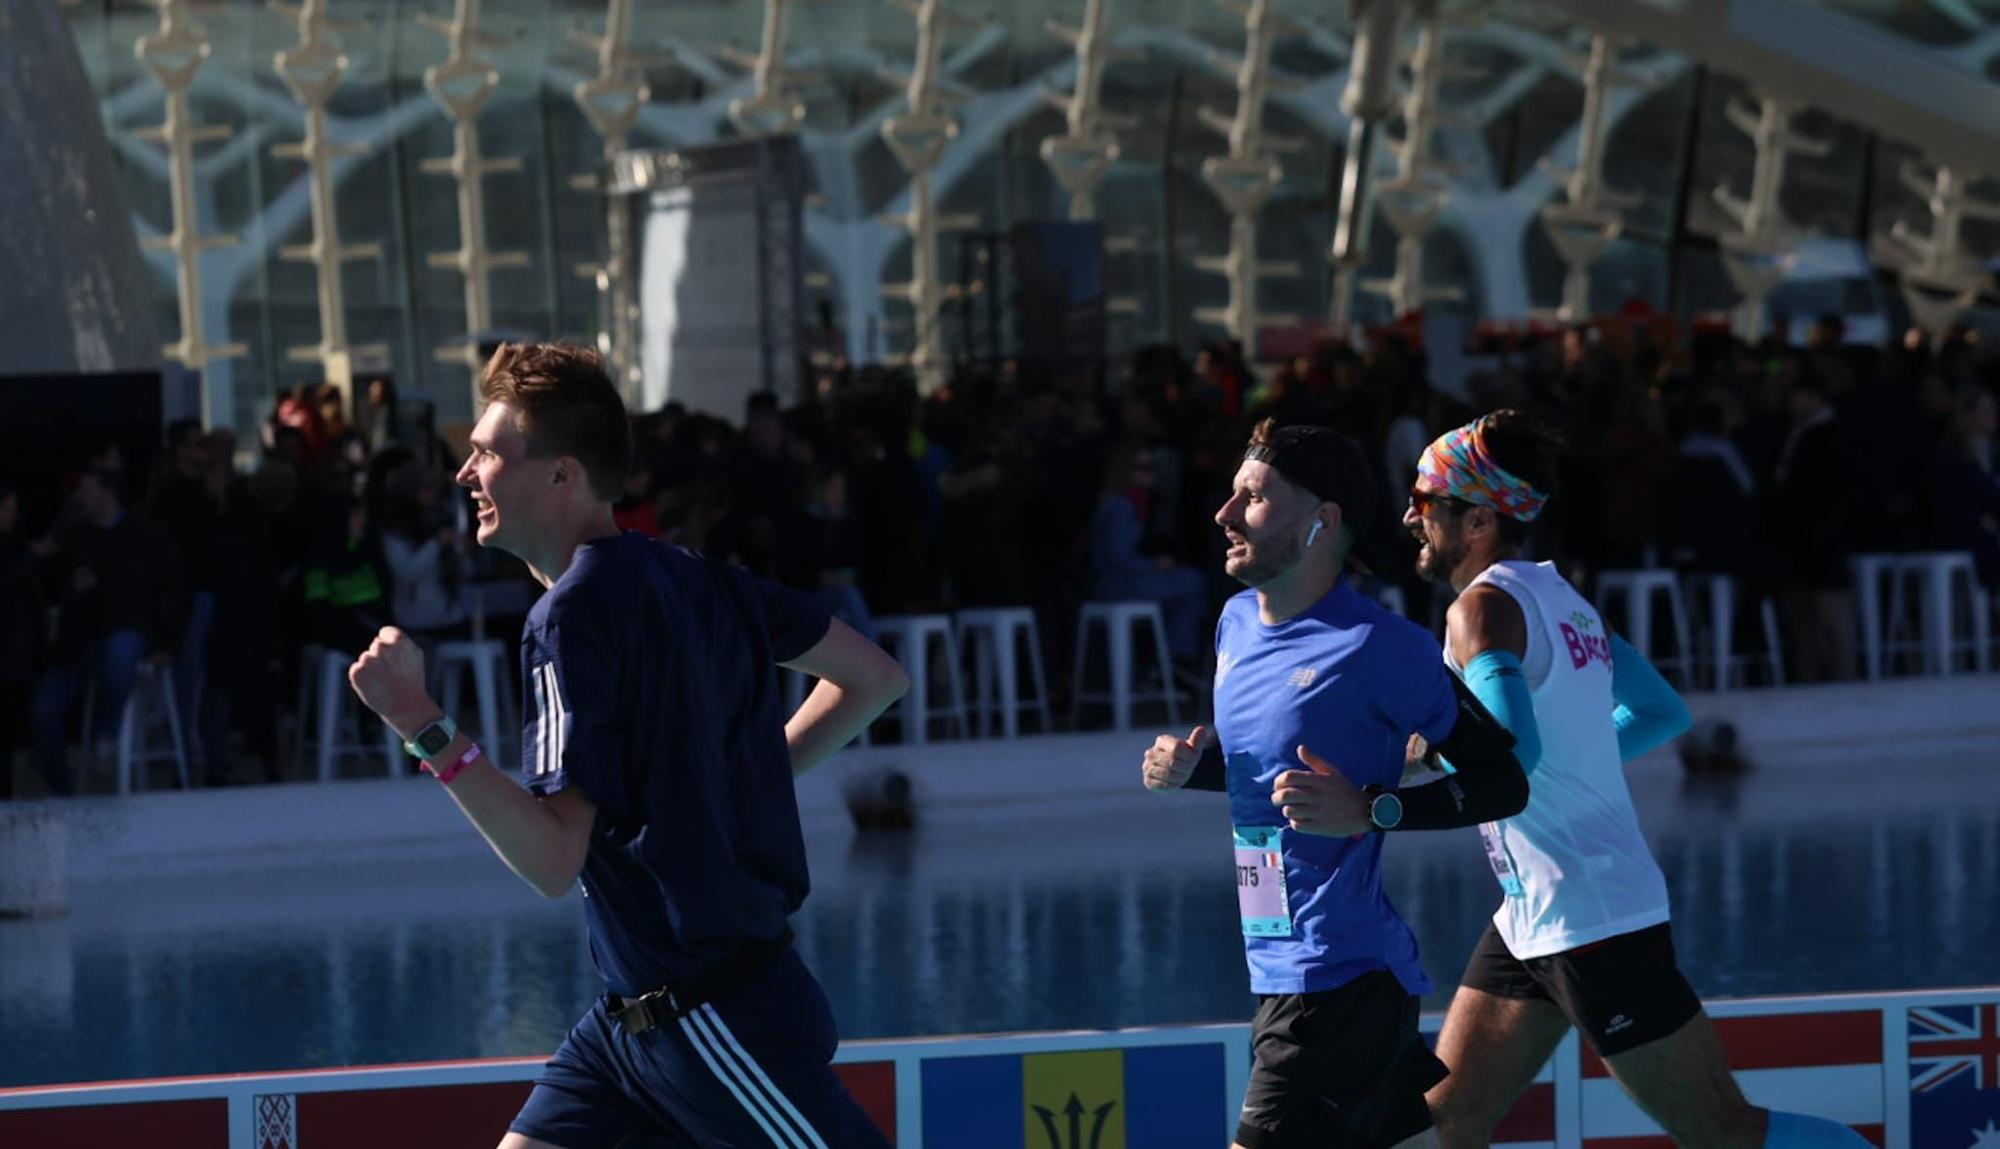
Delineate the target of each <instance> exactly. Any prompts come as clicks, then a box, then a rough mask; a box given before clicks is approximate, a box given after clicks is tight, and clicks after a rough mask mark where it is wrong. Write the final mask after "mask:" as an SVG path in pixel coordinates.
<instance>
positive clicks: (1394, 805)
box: [1368, 794, 1403, 830]
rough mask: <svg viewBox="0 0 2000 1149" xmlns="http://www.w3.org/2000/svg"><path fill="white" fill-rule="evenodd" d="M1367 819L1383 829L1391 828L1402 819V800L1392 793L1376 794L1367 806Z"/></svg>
mask: <svg viewBox="0 0 2000 1149" xmlns="http://www.w3.org/2000/svg"><path fill="white" fill-rule="evenodd" d="M1368 820H1369V821H1371V822H1373V823H1375V824H1376V825H1377V826H1379V827H1381V828H1382V829H1384V830H1393V829H1395V828H1396V827H1397V826H1399V825H1401V824H1402V821H1403V800H1402V799H1401V798H1398V797H1396V796H1395V795H1394V794H1377V795H1375V801H1374V802H1373V803H1371V804H1370V805H1369V807H1368Z"/></svg>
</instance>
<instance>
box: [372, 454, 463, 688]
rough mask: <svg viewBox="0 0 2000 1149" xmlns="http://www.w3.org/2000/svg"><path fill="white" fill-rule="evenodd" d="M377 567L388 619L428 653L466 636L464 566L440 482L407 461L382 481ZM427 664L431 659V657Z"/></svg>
mask: <svg viewBox="0 0 2000 1149" xmlns="http://www.w3.org/2000/svg"><path fill="white" fill-rule="evenodd" d="M383 485H384V487H385V488H386V489H385V490H384V492H383V499H382V504H381V506H382V535H381V537H382V562H383V566H384V568H385V569H386V570H387V571H388V574H389V586H390V604H389V618H390V620H391V621H392V622H394V623H395V625H396V626H398V627H400V628H402V629H403V630H405V631H407V632H409V634H410V636H411V637H412V638H415V639H416V640H417V642H418V644H419V645H421V646H423V647H424V649H425V650H426V651H427V652H429V651H432V650H433V648H434V647H435V646H436V644H437V643H438V642H440V641H442V640H444V639H446V638H461V637H465V636H466V634H468V633H469V632H468V630H467V626H466V607H465V594H464V590H465V563H464V554H463V550H462V547H461V544H460V536H459V533H458V528H457V526H456V524H455V523H454V522H453V521H452V510H451V507H450V505H449V504H448V503H447V502H446V493H445V492H446V484H445V479H444V476H442V475H440V474H438V473H437V472H436V471H434V470H432V469H430V468H429V467H426V466H425V465H424V464H423V463H421V462H418V461H417V460H415V459H411V460H409V461H408V462H406V463H403V464H402V465H401V466H399V467H397V468H396V469H395V470H393V471H391V472H389V474H388V475H387V476H386V478H385V479H384V484H383ZM432 661H433V662H435V661H436V659H435V658H434V657H433V659H432Z"/></svg>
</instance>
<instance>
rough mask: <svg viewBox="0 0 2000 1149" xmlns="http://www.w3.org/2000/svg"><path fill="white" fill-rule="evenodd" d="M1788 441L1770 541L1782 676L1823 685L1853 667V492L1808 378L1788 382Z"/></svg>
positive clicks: (1826, 410)
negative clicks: (1779, 607) (1779, 593)
mask: <svg viewBox="0 0 2000 1149" xmlns="http://www.w3.org/2000/svg"><path fill="white" fill-rule="evenodd" d="M1791 411H1792V428H1791V433H1790V434H1789V435H1788V436H1787V437H1786V439H1785V446H1784V450H1783V452H1782V453H1781V454H1780V455H1779V456H1778V468H1777V485H1776V490H1775V491H1774V492H1773V495H1774V498H1773V503H1772V521H1771V527H1772V533H1773V535H1774V536H1775V537H1776V538H1777V539H1778V541H1779V544H1780V546H1781V547H1782V548H1783V551H1784V554H1785V557H1786V559H1787V560H1788V561H1789V564H1790V565H1789V569H1788V570H1787V572H1786V589H1785V594H1784V613H1785V617H1786V621H1787V630H1788V632H1789V634H1790V637H1791V647H1792V650H1791V658H1790V660H1789V673H1790V675H1791V677H1792V678H1793V679H1794V680H1796V681H1799V682H1830V681H1834V680H1836V679H1841V678H1845V677H1847V676H1848V675H1849V674H1850V673H1851V672H1852V669H1853V666H1854V629H1853V628H1854V619H1853V613H1854V612H1853V599H1852V596H1851V594H1850V593H1849V575H1848V569H1847V558H1848V554H1849V553H1850V546H1849V542H1848V535H1847V515H1848V509H1847V508H1848V507H1849V506H1851V505H1852V504H1851V502H1850V500H1849V499H1847V498H1846V497H1845V496H1847V495H1848V493H1849V491H1850V489H1851V487H1852V486H1853V485H1854V484H1853V483H1852V482H1851V481H1850V479H1849V474H1848V466H1849V464H1848V462H1847V460H1846V458H1845V457H1844V454H1845V452H1844V450H1843V445H1842V443H1841V441H1840V429H1839V427H1838V426H1837V425H1836V424H1835V421H1834V411H1833V404H1832V402H1831V400H1830V398H1829V396H1828V395H1827V391H1826V385H1825V383H1824V382H1823V381H1822V380H1820V379H1819V378H1818V377H1817V376H1816V375H1814V374H1812V373H1811V372H1809V371H1807V372H1803V373H1801V374H1799V375H1798V377H1797V378H1795V379H1794V380H1793V381H1792V387H1791Z"/></svg>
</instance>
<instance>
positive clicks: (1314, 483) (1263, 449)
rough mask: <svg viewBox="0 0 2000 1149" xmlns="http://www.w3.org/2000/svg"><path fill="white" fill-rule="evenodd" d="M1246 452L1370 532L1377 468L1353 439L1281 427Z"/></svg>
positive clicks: (1362, 534) (1357, 531)
mask: <svg viewBox="0 0 2000 1149" xmlns="http://www.w3.org/2000/svg"><path fill="white" fill-rule="evenodd" d="M1243 457H1244V458H1245V459H1247V460H1249V461H1251V462H1256V463H1263V464H1265V465H1266V466H1268V467H1270V468H1271V469H1272V470H1274V471H1276V472H1278V473H1279V474H1280V475H1283V476H1284V477H1285V480H1286V481H1287V482H1289V483H1291V484H1293V485H1294V486H1297V487H1301V488H1303V489H1305V490H1306V491H1308V492H1310V493H1311V495H1312V496H1313V498H1316V499H1318V500H1320V501H1321V502H1323V503H1336V504H1338V505H1339V506H1340V517H1341V521H1342V522H1344V523H1345V524H1346V525H1347V526H1348V528H1349V529H1350V531H1351V533H1352V534H1353V536H1354V537H1355V538H1356V539H1357V540H1360V539H1365V538H1366V537H1367V536H1368V533H1369V527H1370V526H1371V524H1373V522H1374V520H1375V474H1374V467H1373V465H1372V464H1370V463H1369V461H1368V456H1367V454H1366V453H1365V452H1363V451H1362V450H1361V445H1360V444H1359V443H1356V442H1355V441H1354V440H1353V439H1350V438H1348V437H1347V436H1346V435H1343V434H1341V433H1340V432H1338V431H1335V430H1333V429H1332V428H1330V427H1312V426H1299V425H1294V426H1289V427H1279V428H1277V429H1275V430H1273V431H1272V432H1271V434H1270V437H1269V438H1268V439H1267V440H1266V441H1265V442H1262V443H1253V444H1252V445H1251V446H1250V448H1249V449H1248V450H1246V451H1244V452H1243Z"/></svg>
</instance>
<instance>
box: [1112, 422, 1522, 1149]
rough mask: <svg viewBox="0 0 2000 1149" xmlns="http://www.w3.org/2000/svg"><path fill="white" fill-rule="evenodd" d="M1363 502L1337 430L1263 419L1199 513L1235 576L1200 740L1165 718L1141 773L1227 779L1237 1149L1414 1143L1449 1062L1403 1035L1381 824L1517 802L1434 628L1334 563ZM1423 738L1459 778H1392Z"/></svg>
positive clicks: (1362, 475) (1419, 977) (1357, 531)
mask: <svg viewBox="0 0 2000 1149" xmlns="http://www.w3.org/2000/svg"><path fill="white" fill-rule="evenodd" d="M1374 508H1375V484H1374V481H1373V479H1372V478H1371V477H1370V470H1369V464H1368V461H1367V459H1366V458H1365V457H1364V456H1363V454H1362V452H1361V449H1360V448H1359V447H1358V446H1357V445H1355V443H1354V441H1353V440H1351V439H1349V438H1347V437H1346V436H1344V435H1340V434H1338V433H1336V432H1334V431H1330V430H1326V429H1324V428H1319V427H1277V426H1275V425H1274V423H1273V421H1272V420H1268V419H1267V420H1265V421H1264V422H1263V423H1261V424H1259V425H1258V426H1257V428H1256V430H1255V432H1254V433H1253V435H1252V436H1251V440H1250V445H1249V449H1248V450H1247V451H1246V452H1245V454H1244V458H1243V463H1242V465H1241V467H1240V468H1239V469H1238V470H1237V472H1236V480H1235V490H1234V492H1233V493H1232V494H1231V495H1230V497H1229V501H1228V502H1226V503H1224V504H1223V506H1222V509H1221V510H1220V511H1218V512H1216V516H1215V521H1216V522H1217V523H1218V524H1220V525H1221V527H1222V529H1223V533H1224V534H1225V535H1226V536H1227V538H1228V542H1229V553H1228V557H1227V560H1226V569H1227V570H1228V572H1229V574H1230V575H1231V577H1233V578H1235V579H1237V580H1238V581H1239V582H1242V583H1244V584H1245V585H1246V586H1248V587H1249V588H1250V589H1249V590H1246V591H1244V592H1243V593H1241V594H1239V595H1237V596H1236V597H1234V598H1232V599H1230V600H1229V603H1228V605H1227V606H1225V607H1224V608H1223V612H1222V619H1221V621H1220V622H1219V623H1218V624H1217V626H1216V638H1215V652H1216V668H1215V735H1216V737H1215V738H1210V737H1209V734H1208V731H1206V730H1205V729H1203V728H1201V727H1196V728H1195V730H1194V732H1193V733H1192V734H1191V735H1189V736H1188V737H1187V738H1186V739H1181V738H1178V737H1175V736H1173V735H1162V736H1161V737H1160V738H1159V739H1158V740H1157V741H1156V742H1155V743H1154V745H1153V747H1152V749H1150V750H1148V751H1147V752H1146V755H1145V761H1144V764H1143V771H1144V777H1145V783H1146V785H1147V787H1149V788H1150V789H1153V790H1174V789H1180V788H1182V787H1187V788H1190V789H1203V790H1226V791H1227V792H1228V794H1229V809H1230V821H1231V822H1232V824H1233V830H1234V839H1235V845H1236V886H1237V895H1238V902H1239V905H1240V908H1241V911H1242V923H1243V924H1242V928H1243V935H1244V948H1245V950H1246V952H1247V955H1248V958H1249V965H1250V988H1251V991H1252V992H1254V993H1255V994H1257V995H1258V998H1259V1004H1258V1009H1257V1016H1256V1019H1255V1021H1254V1022H1253V1023H1252V1027H1251V1046H1252V1049H1253V1051H1254V1053H1255V1057H1256V1064H1255V1066H1254V1067H1253V1068H1252V1070H1251V1076H1250V1086H1249V1089H1248V1091H1247V1093H1246V1094H1245V1097H1244V1101H1243V1111H1242V1114H1241V1118H1240V1120H1239V1122H1238V1125H1237V1131H1236V1145H1237V1146H1238V1149H1292V1147H1299V1149H1306V1147H1310V1149H1350V1147H1351V1149H1377V1147H1387V1146H1394V1145H1402V1144H1413V1145H1421V1144H1431V1143H1433V1142H1432V1140H1431V1135H1430V1134H1429V1133H1428V1130H1429V1129H1430V1126H1431V1118H1430V1112H1429V1110H1428V1109H1427V1108H1426V1107H1425V1105H1424V1091H1425V1090H1427V1089H1429V1088H1430V1087H1431V1086H1432V1085H1435V1084H1436V1083H1437V1082H1439V1081H1440V1080H1442V1079H1443V1078H1444V1076H1445V1069H1444V1066H1443V1064H1442V1063H1440V1062H1439V1061H1438V1060H1437V1058H1435V1057H1433V1056H1432V1055H1431V1053H1430V1051H1429V1050H1428V1049H1427V1048H1426V1047H1425V1045H1424V1042H1423V1038H1422V1037H1421V1036H1420V1035H1419V1033H1418V1030H1417V1012H1418V999H1419V997H1420V996H1421V995H1422V994H1423V993H1425V992H1426V991H1428V990H1429V989H1430V988H1431V981H1430V979H1429V978H1428V977H1426V976H1425V975H1424V970H1423V966H1422V964H1421V963H1420V962H1419V960H1418V957H1417V941H1416V938H1415V937H1414V936H1413V935H1412V934H1411V932H1410V928H1409V926H1407V925H1406V924H1404V922H1403V919H1402V918H1401V917H1400V916H1398V915H1397V913H1396V910H1395V907H1393V906H1392V905H1390V904H1389V900H1388V898H1387V896H1386V895H1384V893H1383V891H1382V877H1381V871H1380V864H1381V858H1382V837H1383V833H1384V832H1396V831H1402V830H1414V829H1426V830H1432V829H1447V828H1452V827H1458V826H1470V825H1476V824H1478V823H1479V822H1482V821H1486V820H1489V819H1492V818H1500V817H1505V816H1507V815H1509V814H1512V813H1514V812H1516V811H1518V810H1520V809H1521V808H1522V806H1523V805H1524V804H1525V803H1526V802H1527V798H1528V788H1527V781H1526V777H1525V776H1524V775H1523V774H1522V772H1521V767H1520V764H1519V763H1517V762H1516V761H1515V760H1514V756H1513V753H1512V746H1513V741H1512V739H1511V738H1509V737H1508V736H1507V734H1506V732H1505V731H1504V730H1503V729H1501V728H1500V726H1499V725H1498V724H1497V723H1495V722H1494V721H1493V719H1492V717H1491V716H1490V715H1488V714H1487V713H1486V712H1485V710H1484V708H1482V707H1481V706H1480V705H1479V703H1478V701H1477V700H1476V699H1474V698H1472V696H1471V695H1470V694H1468V693H1466V692H1465V691H1464V690H1462V689H1460V688H1458V687H1457V686H1456V684H1455V680H1454V679H1453V678H1452V676H1451V675H1450V674H1449V673H1447V672H1445V671H1444V669H1443V667H1442V665H1441V663H1442V659H1441V658H1440V651H1439V649H1438V644H1437V642H1436V640H1434V639H1433V638H1432V637H1431V636H1430V635H1429V634H1428V633H1426V632H1425V631H1424V630H1423V629H1421V628H1420V627H1418V626H1416V625H1415V624H1413V623H1411V622H1409V621H1408V620H1406V619H1403V618H1401V617H1399V616H1397V615H1394V614H1391V613H1389V612H1388V611H1386V610H1384V609H1383V608H1382V607H1380V606H1378V605H1377V604H1375V603H1374V602H1372V601H1370V600H1369V599H1367V598H1364V597H1363V596H1362V595H1361V594H1360V593H1359V592H1357V591H1356V590H1355V589H1354V588H1353V587H1352V586H1351V585H1349V584H1348V583H1347V581H1346V580H1345V579H1344V578H1343V577H1342V575H1343V571H1344V568H1345V567H1346V564H1347V559H1348V556H1349V554H1350V553H1351V552H1352V550H1353V547H1354V544H1355V540H1356V539H1357V538H1358V537H1361V536H1362V535H1363V534H1364V533H1365V532H1366V530H1367V524H1368V521H1369V518H1370V516H1371V515H1372V514H1373V513H1374ZM1412 734H1419V735H1422V736H1423V737H1424V739H1425V740H1426V741H1427V742H1429V743H1430V744H1431V745H1434V746H1436V747H1437V748H1438V749H1439V751H1440V753H1442V754H1443V755H1444V756H1445V757H1447V758H1449V759H1450V760H1451V762H1452V764H1453V765H1454V766H1455V767H1456V771H1457V772H1456V773H1455V774H1453V775H1451V776H1450V777H1448V778H1445V779H1443V780H1441V781H1438V782H1433V783H1429V784H1426V785H1423V786H1419V787H1414V788H1412V789H1408V790H1402V791H1398V790H1397V789H1396V786H1397V784H1398V782H1399V781H1400V778H1401V775H1402V770H1403V756H1404V747H1405V746H1406V744H1407V743H1408V741H1409V738H1410V736H1411V735H1412Z"/></svg>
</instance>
